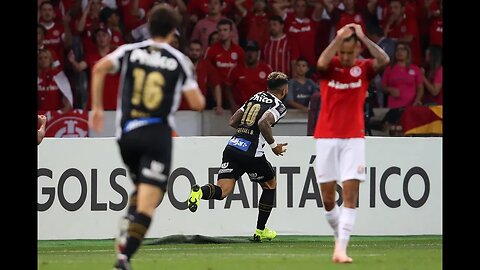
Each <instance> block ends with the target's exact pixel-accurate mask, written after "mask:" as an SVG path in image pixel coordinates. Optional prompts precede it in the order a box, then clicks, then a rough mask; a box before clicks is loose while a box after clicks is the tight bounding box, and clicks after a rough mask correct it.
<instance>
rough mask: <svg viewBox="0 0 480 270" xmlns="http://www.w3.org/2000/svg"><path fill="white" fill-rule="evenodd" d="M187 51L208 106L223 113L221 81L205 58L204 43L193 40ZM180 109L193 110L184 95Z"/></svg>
mask: <svg viewBox="0 0 480 270" xmlns="http://www.w3.org/2000/svg"><path fill="white" fill-rule="evenodd" d="M187 53H188V57H189V58H190V60H192V63H193V65H194V66H195V71H196V73H197V82H198V87H199V88H200V91H201V92H202V94H203V96H204V97H205V98H206V103H207V104H206V108H207V109H212V108H213V109H214V110H215V113H216V114H223V106H222V105H223V104H222V88H221V86H220V84H221V81H220V78H219V76H218V74H217V71H216V70H215V67H214V66H213V65H212V64H211V63H210V62H208V61H207V60H205V59H203V51H202V44H201V43H200V41H199V40H192V41H191V42H190V45H189V46H188V50H187ZM212 89H213V91H212ZM178 110H191V108H190V106H189V105H188V103H187V101H186V99H185V98H184V97H182V102H181V103H180V107H179V108H178Z"/></svg>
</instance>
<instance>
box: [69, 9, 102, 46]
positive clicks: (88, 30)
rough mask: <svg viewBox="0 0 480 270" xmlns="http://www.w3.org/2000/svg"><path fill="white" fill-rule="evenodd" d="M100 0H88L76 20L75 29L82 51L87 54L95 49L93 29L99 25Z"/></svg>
mask: <svg viewBox="0 0 480 270" xmlns="http://www.w3.org/2000/svg"><path fill="white" fill-rule="evenodd" d="M101 9H102V1H101V0H89V1H88V4H87V6H86V7H85V9H84V10H83V12H82V15H81V17H80V18H79V19H78V20H77V22H76V27H75V28H76V31H77V33H78V34H79V35H80V36H81V38H82V46H83V53H84V54H88V53H90V52H91V51H95V50H96V46H95V42H94V39H95V38H94V37H93V31H94V30H95V29H97V28H99V27H100V18H99V16H100V10H101Z"/></svg>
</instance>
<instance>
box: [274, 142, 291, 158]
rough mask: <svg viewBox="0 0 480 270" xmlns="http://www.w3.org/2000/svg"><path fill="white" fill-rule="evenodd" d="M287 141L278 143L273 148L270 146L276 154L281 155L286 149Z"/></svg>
mask: <svg viewBox="0 0 480 270" xmlns="http://www.w3.org/2000/svg"><path fill="white" fill-rule="evenodd" d="M287 145H288V143H279V144H277V146H276V147H275V148H272V151H273V153H274V154H275V155H277V156H283V153H285V152H286V151H287V147H286V146H287Z"/></svg>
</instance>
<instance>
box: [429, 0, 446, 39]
mask: <svg viewBox="0 0 480 270" xmlns="http://www.w3.org/2000/svg"><path fill="white" fill-rule="evenodd" d="M429 41H430V45H437V46H440V47H442V46H443V3H442V1H441V0H440V1H439V8H438V9H437V10H434V11H432V12H430V29H429Z"/></svg>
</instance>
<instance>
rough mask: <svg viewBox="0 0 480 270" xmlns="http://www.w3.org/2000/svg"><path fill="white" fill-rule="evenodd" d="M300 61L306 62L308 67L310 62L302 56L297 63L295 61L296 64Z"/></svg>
mask: <svg viewBox="0 0 480 270" xmlns="http://www.w3.org/2000/svg"><path fill="white" fill-rule="evenodd" d="M299 61H303V62H306V63H307V66H308V60H307V58H305V57H303V56H300V57H298V58H297V61H295V63H297V62H299Z"/></svg>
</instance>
